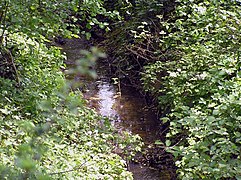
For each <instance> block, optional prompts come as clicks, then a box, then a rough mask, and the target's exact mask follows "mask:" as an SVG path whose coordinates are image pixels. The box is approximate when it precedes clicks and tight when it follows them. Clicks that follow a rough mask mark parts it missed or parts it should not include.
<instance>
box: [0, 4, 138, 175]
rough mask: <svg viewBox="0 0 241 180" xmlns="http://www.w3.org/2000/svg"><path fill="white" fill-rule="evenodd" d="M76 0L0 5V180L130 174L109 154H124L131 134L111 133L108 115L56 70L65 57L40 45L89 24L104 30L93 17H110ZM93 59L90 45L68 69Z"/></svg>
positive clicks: (94, 54) (130, 145) (128, 150)
mask: <svg viewBox="0 0 241 180" xmlns="http://www.w3.org/2000/svg"><path fill="white" fill-rule="evenodd" d="M80 2H81V1H61V2H59V1H51V2H49V1H24V2H22V1H12V0H11V1H9V0H5V1H1V3H0V22H1V24H0V25H1V26H0V37H1V41H0V60H1V61H0V76H1V77H0V92H1V93H0V98H1V102H0V144H1V148H0V177H1V179H132V175H131V173H130V172H128V171H127V169H126V162H125V161H124V160H123V159H122V157H120V156H119V155H117V154H115V151H116V150H117V149H118V151H120V150H121V149H122V151H123V153H122V155H125V154H126V155H127V154H128V155H130V154H129V153H131V152H132V150H134V149H135V148H136V150H138V148H139V146H136V145H135V144H138V142H139V137H137V136H130V134H128V133H123V134H122V135H121V136H120V135H118V134H117V133H115V131H114V129H113V128H112V126H111V124H110V123H109V121H108V119H105V118H103V117H100V116H98V115H97V114H96V113H95V112H94V111H93V110H91V109H88V108H87V107H86V106H85V101H84V100H83V97H82V94H81V93H80V92H78V91H74V92H73V91H71V88H70V86H71V83H72V82H69V81H66V80H65V78H64V74H63V73H62V72H61V69H63V68H65V66H64V63H63V62H64V60H65V58H66V57H65V55H63V54H62V52H61V50H60V49H59V48H57V47H54V46H49V45H46V44H48V42H49V41H48V40H47V39H49V38H54V37H55V36H58V35H61V36H65V37H73V36H74V37H75V36H77V35H76V33H77V32H78V31H82V32H83V33H85V35H86V36H87V37H89V36H90V34H89V33H88V32H87V31H88V29H90V28H91V27H90V26H92V25H93V26H94V25H95V24H97V25H98V26H100V28H104V27H105V26H106V25H107V24H105V23H104V22H99V21H98V20H97V19H95V17H96V16H97V14H98V15H102V14H107V16H108V18H109V17H116V12H108V13H106V12H107V11H106V10H105V9H104V8H103V7H102V3H103V2H102V1H88V2H87V1H84V2H82V3H83V4H80ZM79 15H81V18H78V17H79ZM73 21H74V22H76V21H80V22H78V23H74V24H72V22H73ZM80 26H85V28H81V27H80ZM98 57H103V54H102V53H100V52H99V51H98V50H96V49H94V48H93V49H92V52H90V53H87V52H86V54H84V56H83V58H82V59H80V62H78V63H79V66H81V67H78V66H77V67H76V69H73V71H77V70H78V69H81V70H82V71H83V72H85V73H87V74H88V68H89V67H88V65H86V63H89V64H90V65H92V64H93V63H94V61H95V60H96V59H97V58H98ZM81 62H85V66H84V67H83V66H82V63H81ZM78 63H77V64H78ZM83 68H86V69H83ZM83 72H81V73H83Z"/></svg>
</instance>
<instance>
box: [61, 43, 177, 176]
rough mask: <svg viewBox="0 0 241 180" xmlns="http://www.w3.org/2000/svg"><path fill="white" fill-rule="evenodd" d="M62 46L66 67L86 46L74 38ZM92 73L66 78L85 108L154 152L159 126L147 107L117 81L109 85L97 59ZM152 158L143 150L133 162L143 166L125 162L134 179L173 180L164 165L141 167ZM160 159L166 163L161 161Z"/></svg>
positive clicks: (105, 66)
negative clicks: (75, 85)
mask: <svg viewBox="0 0 241 180" xmlns="http://www.w3.org/2000/svg"><path fill="white" fill-rule="evenodd" d="M62 47H63V48H64V51H65V52H66V54H67V57H68V59H67V61H66V63H67V66H69V67H70V66H73V65H74V62H75V61H76V60H77V59H79V58H80V57H81V54H80V50H81V49H84V48H86V47H88V44H87V43H86V42H85V41H82V40H76V39H74V40H66V43H65V45H63V46H62ZM96 71H97V74H98V78H97V80H93V79H90V78H87V77H84V76H81V75H77V74H76V76H74V77H70V78H73V79H74V80H75V81H78V82H80V87H78V88H79V89H80V90H81V91H82V92H83V94H84V97H85V99H86V100H87V101H88V106H89V107H91V108H94V109H96V111H97V112H99V113H100V114H101V115H102V116H106V117H108V118H109V119H110V120H111V123H112V124H113V125H114V126H115V127H116V128H117V130H118V131H130V132H132V133H133V134H139V135H140V136H141V137H142V139H143V141H144V143H145V147H146V149H148V148H150V149H152V148H154V149H155V147H153V143H154V142H155V140H157V139H159V138H160V137H159V131H160V129H159V127H160V124H159V121H158V117H157V115H156V112H155V111H153V110H152V109H151V108H149V107H148V106H147V103H146V101H145V98H144V97H143V96H141V94H140V93H138V92H137V91H136V90H135V89H134V88H132V87H127V86H124V85H122V84H121V83H119V82H116V83H113V79H111V78H110V74H109V72H110V69H109V66H108V64H106V63H105V62H104V61H101V60H99V61H98V62H97V66H96ZM156 149H159V148H156ZM161 151H162V154H163V153H164V154H165V152H164V151H163V150H161ZM153 152H154V151H153ZM162 154H161V155H162ZM148 158H149V159H148ZM153 158H154V159H155V158H157V156H156V155H153V156H152V155H150V154H149V153H148V150H146V154H145V155H139V156H137V161H139V162H140V161H142V162H143V163H135V162H130V163H129V165H128V168H129V170H130V171H131V172H132V173H133V176H134V179H136V180H156V179H165V180H168V179H173V177H174V176H173V172H172V170H171V171H170V170H168V168H167V167H164V166H166V164H165V165H163V166H162V165H161V166H162V167H161V166H158V165H155V166H153V167H156V168H151V167H148V166H144V165H142V164H146V165H149V166H151V165H153V163H155V162H154V160H153ZM170 159H171V158H170V157H167V161H170ZM162 160H163V161H166V160H165V159H162ZM157 163H158V161H157ZM159 163H162V162H159ZM171 163H173V162H171ZM167 164H168V163H167ZM170 166H172V165H170ZM160 169H162V171H160Z"/></svg>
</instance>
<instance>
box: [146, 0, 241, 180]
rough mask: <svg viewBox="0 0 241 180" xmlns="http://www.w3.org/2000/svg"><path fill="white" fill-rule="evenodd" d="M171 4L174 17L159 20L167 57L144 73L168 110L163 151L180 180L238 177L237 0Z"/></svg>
mask: <svg viewBox="0 0 241 180" xmlns="http://www.w3.org/2000/svg"><path fill="white" fill-rule="evenodd" d="M176 3H177V6H176V10H175V12H174V14H173V18H171V19H169V21H168V22H167V21H165V22H164V21H161V24H162V25H163V31H164V32H165V34H166V35H165V36H164V37H163V41H162V43H161V44H160V47H161V49H162V50H163V51H164V52H165V51H166V52H168V53H171V55H170V54H168V55H167V56H168V57H170V58H169V59H168V60H166V61H157V62H155V63H153V64H150V65H148V66H146V69H145V73H144V75H143V82H144V85H145V87H146V89H147V90H150V91H152V92H154V93H155V94H157V95H159V98H158V99H159V102H160V106H161V107H163V108H162V109H165V107H168V109H169V111H170V113H169V114H167V116H166V117H165V118H163V119H162V120H163V122H168V123H169V124H170V131H169V132H168V133H167V140H166V142H165V146H166V149H167V150H168V151H170V152H172V153H173V155H174V156H175V157H176V166H177V167H178V173H179V177H180V178H181V179H230V178H234V179H235V178H236V179H240V178H241V176H240V174H241V154H240V150H241V133H240V132H241V129H240V128H241V118H240V117H241V116H240V115H241V114H240V112H241V111H240V110H241V109H240V107H241V106H240V100H241V94H240V87H241V86H240V83H241V82H240V77H241V74H240V68H241V67H240V65H241V64H240V60H241V59H240V51H241V49H240V45H239V44H240V41H241V36H240V30H241V26H240V23H241V22H240V19H241V6H240V2H238V1H214V0H213V1H205V0H204V1H199V2H198V3H196V2H194V1H186V0H180V1H177V2H176ZM153 85H156V86H153Z"/></svg>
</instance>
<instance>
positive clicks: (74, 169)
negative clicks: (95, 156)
mask: <svg viewBox="0 0 241 180" xmlns="http://www.w3.org/2000/svg"><path fill="white" fill-rule="evenodd" d="M86 162H87V161H85V162H83V163H82V164H81V165H79V166H78V167H75V168H73V169H69V170H66V171H60V172H54V173H49V174H48V175H50V176H52V175H56V174H65V173H69V172H73V171H76V170H79V169H80V168H81V167H82V166H83V165H84V164H85V163H86Z"/></svg>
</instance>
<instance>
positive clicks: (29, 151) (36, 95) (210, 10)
mask: <svg viewBox="0 0 241 180" xmlns="http://www.w3.org/2000/svg"><path fill="white" fill-rule="evenodd" d="M116 9H118V12H117V11H116ZM240 19H241V4H240V1H238V0H236V1H235V0H227V1H225V0H219V1H217V0H209V1H207V0H201V1H193V0H176V1H174V0H169V1H157V0H150V1H144V0H135V1H117V0H115V1H108V0H89V1H79V0H78V1H77V0H71V1H67V0H62V1H57V0H56V1H51V2H49V1H45V0H42V1H41V0H39V1H35V0H28V1H17V0H4V1H1V2H0V60H1V62H0V90H1V94H0V96H1V102H0V104H1V105H0V125H1V128H0V134H1V138H0V143H1V148H0V157H1V159H0V162H1V163H0V164H1V166H0V175H1V178H2V179H3V178H6V179H28V178H29V179H74V178H76V177H78V178H80V179H131V178H132V176H131V173H129V172H128V171H126V168H125V161H123V160H122V158H121V157H120V156H119V155H117V154H115V151H116V149H118V148H120V149H122V152H123V155H124V154H129V151H130V149H136V150H139V149H140V147H139V146H138V145H137V146H136V144H138V141H139V139H138V137H137V136H132V137H130V135H128V134H125V133H123V135H122V136H120V135H117V134H115V133H113V132H114V130H113V129H112V127H111V125H110V123H109V122H108V120H107V119H105V118H102V117H99V116H98V115H97V114H96V113H95V112H94V111H93V110H91V109H88V108H87V107H85V101H84V100H83V97H82V95H81V92H78V91H75V92H73V91H71V90H70V88H69V87H70V86H71V85H70V83H72V82H68V81H66V80H65V79H64V76H63V73H62V72H61V71H60V69H61V68H64V64H63V61H64V59H65V58H66V57H65V56H64V55H63V54H62V53H61V51H60V49H59V48H57V47H53V46H50V45H49V44H50V41H49V39H53V38H55V37H58V36H63V37H67V38H71V37H78V35H80V34H84V35H85V36H86V37H87V39H89V38H91V33H92V32H93V31H94V30H99V31H103V32H108V31H109V30H110V28H112V29H113V31H112V32H109V33H107V36H106V37H107V38H109V39H107V40H106V41H104V42H105V44H106V46H107V47H108V48H107V49H108V51H109V52H110V54H111V56H112V57H114V58H113V59H111V58H110V59H109V60H110V62H109V64H111V65H112V68H113V70H114V71H115V72H116V76H115V78H123V77H124V78H127V79H128V80H129V82H130V83H132V84H133V85H136V87H144V90H145V91H146V92H147V93H150V94H151V95H152V96H153V97H154V99H155V100H156V102H157V103H158V108H159V111H160V112H161V114H162V118H161V121H162V124H163V126H164V127H166V126H168V127H169V129H168V131H165V132H163V134H165V135H166V140H165V142H160V141H157V142H156V144H157V145H160V148H164V149H165V150H166V151H167V152H170V153H172V154H173V157H174V160H175V163H176V166H177V168H178V169H177V174H178V177H179V178H180V179H207V180H209V179H241V154H240V152H241V109H240V105H241V98H240V97H241V94H240V92H241V74H240V68H241V63H240V60H241V59H240V53H241V48H240V42H241V33H240V32H241V26H240V24H241V22H240ZM99 57H104V54H102V53H101V52H99V51H98V50H97V49H95V48H93V49H92V51H91V52H85V54H84V57H83V59H81V60H80V61H79V62H78V63H77V64H79V65H78V66H77V67H76V69H72V71H71V72H76V71H81V73H84V74H88V75H91V76H95V73H94V72H93V71H89V70H88V67H89V65H92V64H94V62H95V60H96V59H97V58H99ZM88 63H89V64H88Z"/></svg>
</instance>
